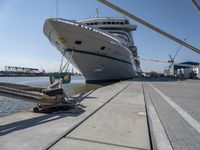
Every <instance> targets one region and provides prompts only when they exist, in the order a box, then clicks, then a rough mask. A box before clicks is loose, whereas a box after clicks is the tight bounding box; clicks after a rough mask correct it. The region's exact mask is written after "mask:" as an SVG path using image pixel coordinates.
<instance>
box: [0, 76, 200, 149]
mask: <svg viewBox="0 0 200 150" xmlns="http://www.w3.org/2000/svg"><path fill="white" fill-rule="evenodd" d="M199 91H200V81H199V80H183V81H180V80H171V79H167V78H161V79H152V78H149V79H137V80H130V81H123V82H119V83H115V84H111V85H108V86H104V87H101V88H99V89H96V90H93V91H90V92H88V93H82V94H80V95H77V96H76V97H74V98H75V99H76V100H77V101H79V102H80V103H81V104H82V105H84V106H85V108H83V109H82V110H71V111H69V112H60V113H56V114H36V113H32V111H24V112H20V113H16V114H13V115H10V116H6V117H2V118H0V147H1V149H2V150H4V149H5V150H13V149H21V150H23V149H30V150H31V149H52V150H54V149H55V150H57V149H59V150H60V149H61V150H62V149H76V150H79V149H80V150H90V149H91V150H93V149H97V150H100V149H105V150H112V149H113V150H114V149H119V150H129V149H136V150H149V149H159V150H162V149H163V150H198V149H200V109H199V108H200V92H199Z"/></svg>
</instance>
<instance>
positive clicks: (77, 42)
mask: <svg viewBox="0 0 200 150" xmlns="http://www.w3.org/2000/svg"><path fill="white" fill-rule="evenodd" d="M74 43H75V44H78V45H80V44H81V43H82V41H78V40H77V41H75V42H74Z"/></svg>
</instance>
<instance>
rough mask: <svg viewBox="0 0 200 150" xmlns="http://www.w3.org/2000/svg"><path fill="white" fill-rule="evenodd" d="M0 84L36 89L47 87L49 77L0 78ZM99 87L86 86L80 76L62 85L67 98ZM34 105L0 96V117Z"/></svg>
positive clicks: (93, 85) (94, 85)
mask: <svg viewBox="0 0 200 150" xmlns="http://www.w3.org/2000/svg"><path fill="white" fill-rule="evenodd" d="M0 82H7V83H16V84H23V85H30V86H38V87H48V86H49V85H50V82H49V77H0ZM98 87H101V85H96V84H86V83H85V80H84V78H83V77H81V76H76V77H74V76H72V80H71V83H70V84H66V85H63V88H64V91H65V93H66V94H67V95H68V96H73V95H77V94H80V93H82V92H87V91H90V90H93V89H96V88H98ZM35 105H36V104H35V103H32V102H26V101H22V100H17V99H12V98H7V97H3V96H0V117H3V116H6V115H10V114H13V113H16V112H19V111H23V110H25V109H30V108H32V107H34V106H35Z"/></svg>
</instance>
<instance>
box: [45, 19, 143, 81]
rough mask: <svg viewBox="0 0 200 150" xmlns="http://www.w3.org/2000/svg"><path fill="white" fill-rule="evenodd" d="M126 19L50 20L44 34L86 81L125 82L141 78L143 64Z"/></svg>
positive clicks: (134, 28) (131, 29)
mask: <svg viewBox="0 0 200 150" xmlns="http://www.w3.org/2000/svg"><path fill="white" fill-rule="evenodd" d="M135 30H136V26H135V25H131V24H130V23H129V21H128V19H126V18H114V17H95V18H89V19H85V20H80V21H74V20H67V19H61V18H49V19H47V20H46V21H45V23H44V27H43V31H44V34H45V36H46V37H47V38H48V39H49V41H50V42H51V43H52V45H53V46H55V47H56V48H57V49H58V50H59V51H60V52H61V53H62V55H63V56H65V57H66V59H68V60H70V63H71V64H72V65H73V66H74V67H76V68H77V69H79V70H80V71H81V73H82V74H83V76H84V77H85V79H86V82H105V81H113V80H125V79H130V78H133V77H135V76H138V75H139V73H140V70H141V69H140V62H139V61H138V60H137V59H135V58H137V57H138V52H137V47H136V46H135V44H134V41H133V35H132V31H135Z"/></svg>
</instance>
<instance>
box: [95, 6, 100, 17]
mask: <svg viewBox="0 0 200 150" xmlns="http://www.w3.org/2000/svg"><path fill="white" fill-rule="evenodd" d="M99 12H100V10H99V8H96V18H98V17H99Z"/></svg>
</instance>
